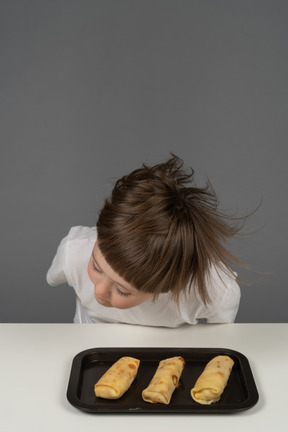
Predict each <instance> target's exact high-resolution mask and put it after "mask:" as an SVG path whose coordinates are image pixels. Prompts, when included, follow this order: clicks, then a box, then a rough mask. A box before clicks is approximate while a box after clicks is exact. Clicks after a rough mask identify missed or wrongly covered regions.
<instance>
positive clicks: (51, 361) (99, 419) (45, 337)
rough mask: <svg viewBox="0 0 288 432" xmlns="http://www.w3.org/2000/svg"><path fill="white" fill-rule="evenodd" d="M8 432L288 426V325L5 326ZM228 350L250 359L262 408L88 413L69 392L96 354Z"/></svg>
mask: <svg viewBox="0 0 288 432" xmlns="http://www.w3.org/2000/svg"><path fill="white" fill-rule="evenodd" d="M0 341H1V356H0V366H1V367H0V383H1V392H0V428H1V430H3V431H4V430H5V431H7V432H14V431H20V430H21V431H25V432H26V431H42V432H43V431H51V430H56V431H66V430H67V431H68V430H69V432H73V431H85V432H89V431H93V432H95V431H99V430H113V429H114V430H117V431H125V432H129V431H132V430H133V431H134V432H135V430H137V432H141V431H147V430H151V431H168V432H169V431H175V430H178V429H179V430H184V429H186V428H188V427H189V428H191V430H192V428H193V429H196V428H197V429H198V430H201V431H208V430H209V431H210V430H213V431H229V432H231V430H233V432H237V431H243V430H245V429H246V430H247V431H248V430H254V429H255V428H257V429H260V428H263V429H265V430H266V428H267V429H268V428H270V429H272V428H273V427H275V426H277V424H278V425H279V426H280V425H281V430H286V429H287V427H288V410H287V406H286V405H287V388H288V378H287V377H288V374H287V373H286V371H287V364H288V324H276V323H275V324H215V325H214V324H213V325H211V324H198V325H196V326H183V327H180V328H178V329H168V328H155V327H141V326H132V325H123V324H120V325H118V324H0ZM101 347H102V348H105V347H108V348H109V347H115V348H117V347H118V348H121V347H151V348H152V347H165V348H167V347H183V348H184V347H186V348H226V349H230V350H235V351H238V352H240V353H242V354H244V355H245V356H246V357H247V359H248V361H249V364H250V367H251V370H252V373H253V376H254V379H255V383H256V386H257V389H258V392H259V401H258V403H257V404H256V405H255V406H254V407H252V408H250V409H248V410H245V411H242V412H238V413H235V414H209V415H208V414H167V415H166V414H153V415H151V414H137V413H134V414H130V413H126V414H88V413H85V412H83V411H80V410H78V409H76V408H75V407H74V406H72V405H71V404H70V403H69V402H68V400H67V398H66V391H67V386H68V381H69V377H70V372H71V365H72V360H73V358H74V357H75V355H76V354H78V353H79V352H81V351H84V350H87V349H90V348H101Z"/></svg>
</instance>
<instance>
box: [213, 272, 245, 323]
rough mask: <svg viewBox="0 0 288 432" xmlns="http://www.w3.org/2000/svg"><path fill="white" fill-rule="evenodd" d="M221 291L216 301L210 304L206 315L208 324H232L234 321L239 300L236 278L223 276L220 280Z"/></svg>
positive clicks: (239, 293)
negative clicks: (221, 284)
mask: <svg viewBox="0 0 288 432" xmlns="http://www.w3.org/2000/svg"><path fill="white" fill-rule="evenodd" d="M222 282H223V290H222V295H221V296H220V297H219V299H218V300H216V301H215V302H212V304H211V305H210V306H209V307H208V309H207V313H206V317H205V318H206V320H207V322H208V323H232V322H234V321H235V318H236V315H237V312H238V309H239V304H240V298H241V292H240V287H239V285H238V283H237V282H236V276H235V278H233V277H232V276H227V275H225V276H224V277H223V278H222Z"/></svg>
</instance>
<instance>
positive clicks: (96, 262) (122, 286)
mask: <svg viewBox="0 0 288 432" xmlns="http://www.w3.org/2000/svg"><path fill="white" fill-rule="evenodd" d="M92 257H93V260H94V261H95V264H97V266H98V267H99V268H100V270H101V271H102V272H103V270H102V268H101V266H100V265H99V264H98V261H97V260H96V258H95V256H94V253H93V251H92ZM113 282H115V281H113ZM115 283H116V284H117V285H119V286H120V287H121V288H123V289H125V290H126V291H128V292H131V290H130V289H128V288H126V287H125V286H124V285H121V284H120V283H118V282H115Z"/></svg>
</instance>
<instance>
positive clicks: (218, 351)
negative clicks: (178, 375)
mask: <svg viewBox="0 0 288 432" xmlns="http://www.w3.org/2000/svg"><path fill="white" fill-rule="evenodd" d="M137 351H138V352H139V354H141V353H143V354H145V352H146V353H151V354H153V353H155V354H157V353H159V354H161V352H162V351H165V352H170V353H171V355H173V354H174V355H183V357H184V355H185V352H186V353H190V354H191V353H193V352H201V353H203V354H206V355H207V354H209V353H211V355H213V356H216V355H230V356H234V357H236V358H237V359H238V361H239V363H240V367H241V369H242V374H243V377H244V379H245V381H246V385H247V387H248V388H249V397H248V398H247V399H246V400H245V401H243V402H239V403H238V404H229V405H228V404H226V405H225V404H223V405H221V407H219V405H217V404H211V405H201V404H197V405H191V408H187V409H186V408H181V409H179V408H178V409H177V408H174V407H173V406H172V405H169V410H168V409H167V407H168V406H166V405H165V406H162V405H161V404H155V405H154V404H153V408H152V405H148V404H147V408H142V407H139V408H128V409H127V408H123V407H121V406H119V404H115V406H114V407H113V408H112V409H111V405H109V406H108V405H106V407H105V403H103V405H102V406H101V407H100V408H98V407H95V405H94V404H90V403H87V402H83V401H82V400H81V399H79V398H78V396H77V389H78V385H79V380H80V373H81V366H82V362H83V360H84V359H85V357H86V356H88V355H91V354H96V353H103V354H106V353H107V354H109V352H111V353H113V354H115V352H118V353H119V355H120V356H122V355H123V356H124V355H132V353H134V354H133V355H135V354H136V353H135V352H137ZM169 355H170V354H169ZM165 357H167V355H166V356H163V358H165ZM243 369H245V373H244V371H243ZM75 375H76V376H77V377H78V379H77V381H76V378H75ZM247 381H248V383H249V384H247ZM66 397H67V400H68V402H69V403H70V404H71V405H72V406H74V407H75V408H77V409H80V410H81V411H84V412H86V413H92V414H133V413H137V414H232V413H237V412H241V411H244V410H247V409H250V408H252V407H253V406H254V405H256V403H257V402H258V400H259V393H258V389H257V387H256V383H255V379H254V376H253V373H252V370H251V367H250V363H249V360H248V358H247V357H246V356H245V355H244V354H243V353H241V352H239V351H236V350H234V349H230V348H220V347H215V348H213V347H203V348H202V347H146V346H145V347H139V346H137V347H96V348H88V349H85V350H83V351H80V352H79V353H78V354H76V355H75V356H74V358H73V360H72V364H71V370H70V376H69V381H68V387H67V392H66Z"/></svg>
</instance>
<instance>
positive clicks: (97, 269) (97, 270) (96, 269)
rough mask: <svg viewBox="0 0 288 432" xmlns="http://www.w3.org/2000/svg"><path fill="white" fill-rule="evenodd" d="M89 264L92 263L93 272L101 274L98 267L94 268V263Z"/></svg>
mask: <svg viewBox="0 0 288 432" xmlns="http://www.w3.org/2000/svg"><path fill="white" fill-rule="evenodd" d="M91 262H92V268H93V270H95V271H96V272H97V273H102V270H100V269H99V268H98V267H96V266H95V264H94V261H91Z"/></svg>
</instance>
